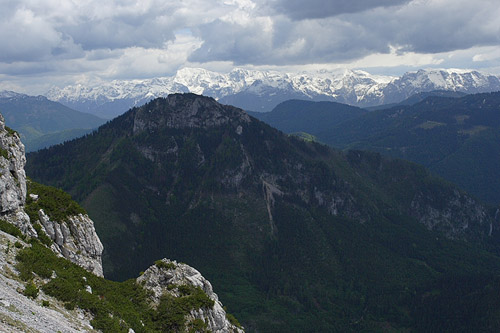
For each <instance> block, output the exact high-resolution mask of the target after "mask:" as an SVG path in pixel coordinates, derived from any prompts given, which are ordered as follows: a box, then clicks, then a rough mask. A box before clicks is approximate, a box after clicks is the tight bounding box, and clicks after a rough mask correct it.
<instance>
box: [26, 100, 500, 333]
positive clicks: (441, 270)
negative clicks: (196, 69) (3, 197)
mask: <svg viewBox="0 0 500 333" xmlns="http://www.w3.org/2000/svg"><path fill="white" fill-rule="evenodd" d="M27 172H28V174H29V175H30V176H31V177H33V178H34V179H35V180H38V181H44V182H46V183H49V184H52V185H56V186H60V187H62V188H64V189H66V190H67V191H69V192H70V193H71V194H72V195H73V196H74V197H76V198H78V200H80V201H81V202H82V203H83V205H84V206H85V208H86V209H87V210H88V212H89V214H90V215H91V217H92V218H93V219H94V221H95V223H96V229H97V232H98V234H99V236H100V237H101V239H102V241H103V244H104V247H105V249H106V250H105V253H104V257H103V261H104V269H105V275H106V276H108V277H110V278H113V279H120V280H121V279H125V278H128V277H130V276H133V275H135V274H137V273H138V272H139V271H141V270H144V269H145V268H146V267H147V265H148V263H150V262H151V260H155V259H158V258H161V257H173V258H177V259H178V260H181V261H184V262H189V263H190V264H192V265H194V266H195V267H197V268H198V269H200V270H201V271H203V272H204V274H205V276H207V277H208V279H209V280H210V281H212V283H213V284H214V287H215V288H216V289H217V290H218V291H219V296H220V298H221V300H222V301H223V303H224V304H226V305H228V306H229V308H230V309H231V311H233V312H234V313H235V314H236V315H237V316H238V318H239V319H240V320H241V321H242V324H243V325H244V326H245V327H246V328H247V329H249V330H253V329H255V330H259V331H265V332H270V331H291V330H297V331H325V332H326V331H360V330H363V329H367V330H377V329H384V328H389V329H396V330H398V329H419V330H462V329H465V330H491V331H493V330H495V329H498V328H499V327H498V313H500V312H498V311H497V309H500V304H499V302H498V301H497V299H496V298H495V297H492V296H491V295H494V294H495V293H498V291H500V290H499V286H500V284H499V283H497V281H498V280H499V278H498V277H497V276H498V274H499V273H500V259H499V258H498V257H497V256H496V255H495V254H492V253H489V252H486V251H485V250H484V249H486V248H487V245H488V244H489V243H490V241H491V240H492V239H493V238H494V237H496V234H497V231H498V229H499V227H498V224H499V221H498V218H497V219H495V210H494V209H490V208H488V207H486V206H484V205H482V204H481V203H479V202H477V201H476V200H475V199H473V198H472V197H470V196H469V195H467V194H466V193H464V192H463V191H461V190H459V189H458V188H456V187H455V186H453V185H451V184H448V183H446V182H444V181H442V180H439V179H436V178H434V177H432V176H430V175H429V173H428V172H427V171H426V170H425V169H424V168H422V167H420V166H417V165H415V164H412V163H408V162H404V161H401V160H392V159H389V158H386V157H382V156H381V155H379V154H376V153H365V152H361V151H350V152H346V153H342V152H339V151H336V150H332V149H330V148H328V147H326V146H323V145H320V144H317V143H306V142H304V141H302V140H300V139H296V138H292V137H288V136H286V135H284V134H282V133H281V132H279V131H277V130H275V129H273V128H271V127H269V126H268V125H265V124H264V123H262V122H260V121H258V120H256V119H254V118H251V117H249V116H248V115H247V114H246V113H244V112H243V111H242V110H240V109H237V108H234V107H231V106H224V105H221V104H219V103H217V102H216V101H215V100H214V99H211V98H207V97H203V96H198V95H193V94H184V95H181V94H175V95H170V96H169V97H167V98H160V99H156V100H153V101H151V102H150V103H148V104H146V105H144V106H142V107H139V108H133V109H131V110H130V111H128V112H127V113H125V114H123V115H122V116H120V117H118V118H116V119H114V120H113V121H111V122H109V123H107V124H106V125H103V126H101V127H100V128H99V130H98V131H96V132H95V133H93V134H91V135H88V136H86V137H84V138H81V139H76V140H74V141H71V142H68V143H65V144H63V145H60V146H56V147H52V148H50V149H46V150H42V151H40V152H37V153H33V154H30V155H29V157H28V166H27ZM498 282H500V281H498ZM457 300H461V303H458V302H457ZM484 309H488V311H484ZM456 318H460V320H455V319H456Z"/></svg>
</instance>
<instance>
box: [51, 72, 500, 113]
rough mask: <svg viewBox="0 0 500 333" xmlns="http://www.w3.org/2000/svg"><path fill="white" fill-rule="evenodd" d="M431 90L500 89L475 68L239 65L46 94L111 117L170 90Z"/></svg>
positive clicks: (237, 99)
mask: <svg viewBox="0 0 500 333" xmlns="http://www.w3.org/2000/svg"><path fill="white" fill-rule="evenodd" d="M432 90H451V91H461V92H465V93H477V92H487V91H496V90H500V80H499V78H498V77H496V76H493V75H486V74H481V73H479V72H477V71H466V70H455V69H446V70H445V69H428V70H419V71H416V72H408V73H405V74H404V75H402V76H401V77H387V76H375V75H371V74H369V73H367V72H365V71H361V70H350V69H339V70H334V71H327V70H320V71H311V72H299V73H283V72H278V71H257V70H247V69H242V68H235V69H233V70H232V71H231V72H229V73H217V72H213V71H209V70H206V69H202V68H183V69H180V70H179V71H177V73H176V74H175V75H173V76H170V77H159V78H153V79H145V80H114V81H111V82H99V84H94V85H87V84H77V85H73V86H67V87H65V88H62V89H59V88H54V89H52V90H50V91H49V92H48V93H47V97H48V98H49V99H52V100H55V101H58V102H61V103H63V104H66V105H68V106H70V107H72V108H74V109H77V110H80V111H84V112H90V113H94V114H97V115H100V116H104V117H108V118H112V117H114V116H116V115H118V114H121V113H123V112H125V111H126V110H127V109H128V108H130V107H132V106H137V105H140V104H143V103H145V102H147V101H149V100H151V99H153V98H156V97H165V96H167V95H169V94H172V93H185V92H191V93H195V94H200V95H206V96H210V97H213V98H215V99H216V100H219V101H221V102H222V103H227V104H233V105H235V106H238V107H241V108H243V109H247V110H258V111H270V110H271V109H273V108H274V107H275V106H276V105H277V104H279V103H280V102H283V101H285V100H287V99H290V98H300V99H306V100H307V99H308V100H330V101H337V102H341V103H346V104H351V105H356V106H361V107H366V106H373V105H380V104H387V103H396V102H400V101H402V100H404V99H406V98H408V97H410V96H411V95H413V94H416V93H420V92H426V91H432ZM106 112H108V113H107V114H105V113H106Z"/></svg>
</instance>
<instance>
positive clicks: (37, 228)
mask: <svg viewBox="0 0 500 333" xmlns="http://www.w3.org/2000/svg"><path fill="white" fill-rule="evenodd" d="M33 228H35V231H36V234H37V235H38V239H39V240H40V242H41V243H42V244H44V245H47V246H51V245H52V239H50V238H49V236H47V234H46V233H45V232H44V231H43V230H42V226H41V225H40V224H39V223H35V224H33Z"/></svg>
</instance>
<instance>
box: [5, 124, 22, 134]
mask: <svg viewBox="0 0 500 333" xmlns="http://www.w3.org/2000/svg"><path fill="white" fill-rule="evenodd" d="M5 130H6V131H7V134H8V135H9V136H14V135H15V134H17V136H19V134H18V133H17V132H16V131H14V130H13V129H12V128H10V127H8V126H5Z"/></svg>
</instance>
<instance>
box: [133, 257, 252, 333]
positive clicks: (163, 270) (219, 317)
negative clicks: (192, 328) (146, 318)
mask: <svg viewBox="0 0 500 333" xmlns="http://www.w3.org/2000/svg"><path fill="white" fill-rule="evenodd" d="M158 263H160V264H155V265H153V266H151V267H149V268H148V269H147V270H146V271H145V272H144V274H143V275H141V276H140V277H138V278H137V282H138V283H139V284H141V285H142V286H143V287H144V288H145V289H147V290H149V291H151V292H152V295H151V303H152V305H153V306H157V305H158V304H159V303H160V298H161V297H162V296H163V295H167V294H169V295H171V296H174V297H179V296H181V295H180V293H179V291H178V290H177V289H176V288H172V286H182V285H188V286H193V287H199V288H201V289H202V290H203V291H204V292H205V294H206V295H207V296H208V297H209V298H210V299H211V300H213V301H214V305H213V307H212V308H200V309H195V310H191V312H190V314H189V315H188V316H187V318H185V319H186V321H187V322H188V323H189V322H191V321H193V320H195V319H201V320H203V321H204V322H205V323H206V324H207V330H208V331H210V332H215V333H217V332H218V333H222V332H243V329H241V328H239V327H236V326H235V325H233V324H232V323H230V322H229V320H228V319H227V316H226V311H224V309H223V307H222V303H221V302H220V301H219V298H218V297H217V294H215V293H214V291H213V289H212V285H211V284H210V282H209V281H208V280H207V279H205V278H204V277H203V276H202V275H201V273H200V272H198V271H197V270H196V269H194V268H193V267H191V266H188V265H186V264H182V263H177V262H176V261H171V260H169V259H162V260H161V261H159V262H158Z"/></svg>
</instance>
